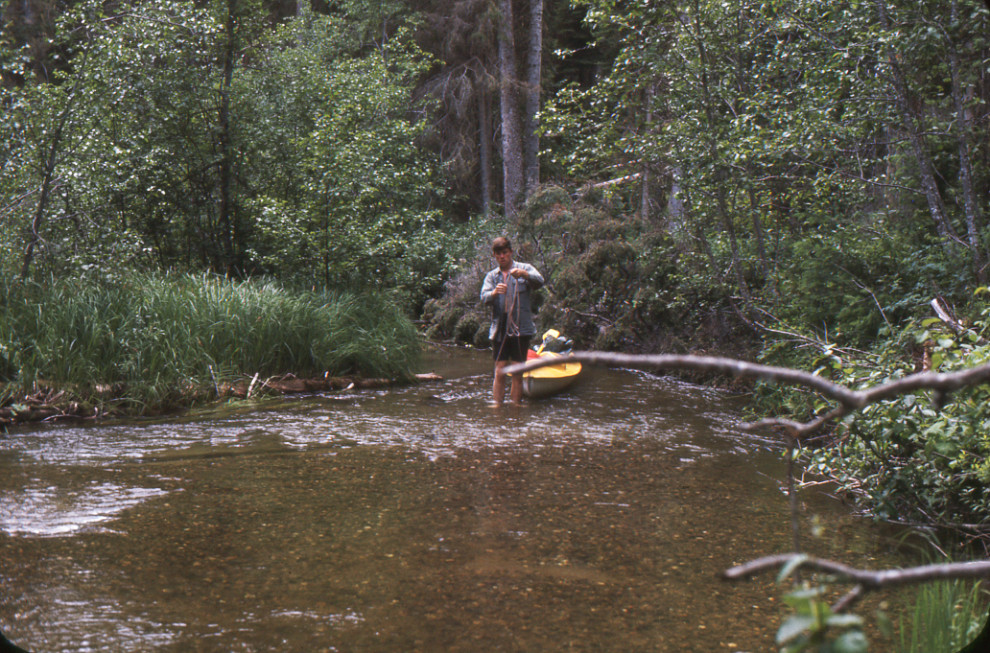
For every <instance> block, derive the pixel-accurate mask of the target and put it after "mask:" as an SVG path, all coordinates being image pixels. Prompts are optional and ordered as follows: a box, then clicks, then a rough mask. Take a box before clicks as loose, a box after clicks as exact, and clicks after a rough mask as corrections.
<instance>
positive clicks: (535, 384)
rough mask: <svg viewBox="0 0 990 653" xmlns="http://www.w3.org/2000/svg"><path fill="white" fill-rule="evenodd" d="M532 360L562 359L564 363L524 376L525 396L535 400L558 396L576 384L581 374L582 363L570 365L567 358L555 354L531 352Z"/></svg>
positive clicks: (527, 373)
mask: <svg viewBox="0 0 990 653" xmlns="http://www.w3.org/2000/svg"><path fill="white" fill-rule="evenodd" d="M529 358H530V360H532V359H534V358H560V359H562V361H563V362H561V363H560V365H548V366H547V367H541V368H540V369H538V370H531V371H529V372H525V373H524V374H523V394H524V395H526V396H527V397H532V398H534V399H537V398H540V397H548V396H550V395H552V394H556V393H558V392H560V391H561V390H564V389H565V388H567V387H568V386H569V385H570V384H572V383H574V379H576V378H577V377H578V374H580V373H581V363H569V362H567V361H566V358H567V357H566V356H561V355H560V354H556V353H553V352H549V351H545V352H542V353H540V354H537V353H536V352H535V351H530V353H529Z"/></svg>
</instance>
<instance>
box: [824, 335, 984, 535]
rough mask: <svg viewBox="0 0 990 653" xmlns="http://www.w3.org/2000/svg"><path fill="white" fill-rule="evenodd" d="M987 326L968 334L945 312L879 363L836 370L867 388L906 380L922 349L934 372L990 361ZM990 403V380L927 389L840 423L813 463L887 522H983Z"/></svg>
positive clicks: (890, 348) (838, 377)
mask: <svg viewBox="0 0 990 653" xmlns="http://www.w3.org/2000/svg"><path fill="white" fill-rule="evenodd" d="M985 329H986V322H985V321H983V320H980V321H978V322H976V323H974V324H973V326H972V328H971V329H969V330H967V331H965V332H963V333H961V334H956V333H954V332H953V331H952V330H950V329H948V328H947V327H946V326H945V325H943V324H942V323H941V321H939V320H937V319H932V320H926V321H924V322H923V323H921V324H912V325H911V326H909V327H908V328H906V329H905V330H904V331H903V332H902V333H901V334H900V335H899V337H898V338H896V339H894V340H892V341H890V342H889V343H887V345H886V346H885V348H884V349H883V350H882V351H881V355H880V357H879V358H878V360H877V363H876V365H874V366H872V367H870V368H865V367H862V366H848V367H842V368H833V370H832V373H833V380H835V381H837V382H839V383H842V384H844V385H847V386H850V387H866V386H873V385H877V384H880V383H883V382H885V381H887V380H889V379H897V378H900V377H903V376H905V375H906V374H910V373H911V372H913V371H914V366H915V361H914V357H913V356H912V353H913V352H918V356H922V355H923V356H924V357H926V358H927V359H928V363H929V364H930V367H931V369H932V370H933V371H939V372H951V371H960V370H964V369H968V368H970V367H973V366H976V365H981V364H984V363H986V362H987V360H988V358H990V344H988V343H987V342H986V341H984V340H982V339H981V336H982V332H983V331H984V330H985ZM988 401H990V387H988V386H986V385H981V386H975V387H970V388H965V389H962V390H959V391H957V392H954V393H952V394H951V395H950V396H948V397H943V396H939V395H938V394H937V393H932V392H924V393H917V394H909V395H905V396H902V397H897V398H895V399H889V400H884V401H881V402H878V403H876V404H873V405H870V406H868V407H866V408H864V409H863V410H862V411H861V413H859V414H855V415H850V416H848V417H847V418H845V419H844V420H843V421H842V422H841V423H840V424H839V425H838V427H837V429H836V433H835V434H834V438H835V441H836V446H831V447H827V448H824V449H820V450H816V451H812V452H810V454H809V455H810V465H811V468H812V469H813V470H815V471H819V472H821V473H823V474H827V475H830V476H833V477H835V478H837V479H839V481H840V483H841V484H842V487H843V489H845V490H846V491H848V492H850V493H851V494H852V495H853V496H855V497H856V498H857V500H858V501H859V503H860V504H861V505H862V506H863V507H864V508H866V509H867V510H869V511H870V512H872V513H873V514H874V515H876V516H877V517H880V518H883V519H891V520H898V521H907V522H919V521H920V522H928V523H931V522H934V523H937V524H952V523H980V522H983V521H985V520H986V519H987V518H988V517H990V499H988V498H987V497H986V493H985V492H984V488H985V486H986V484H987V482H990V465H988V463H987V460H988V459H990V438H988V437H987V429H988V426H990V409H988V408H987V406H988V405H990V404H988Z"/></svg>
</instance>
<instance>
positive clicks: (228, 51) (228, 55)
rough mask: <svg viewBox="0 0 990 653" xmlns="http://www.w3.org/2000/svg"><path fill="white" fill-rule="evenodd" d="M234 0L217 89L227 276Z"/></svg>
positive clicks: (231, 233)
mask: <svg viewBox="0 0 990 653" xmlns="http://www.w3.org/2000/svg"><path fill="white" fill-rule="evenodd" d="M236 11H237V0H227V20H226V24H225V26H224V31H225V36H226V38H227V42H226V43H225V44H224V52H223V81H222V83H221V87H220V215H219V216H218V222H219V223H220V248H221V252H222V255H223V259H224V260H223V262H222V265H223V267H224V268H225V271H226V272H227V273H228V274H230V275H231V276H233V275H234V273H235V271H236V264H235V260H234V258H235V253H234V238H235V225H234V210H233V206H232V204H233V198H232V191H231V184H232V178H233V175H232V167H233V162H232V160H231V159H232V157H233V154H232V150H233V147H232V143H231V140H232V137H231V133H230V87H231V84H232V83H233V79H234V52H235V48H234V29H235V20H234V19H235V15H236Z"/></svg>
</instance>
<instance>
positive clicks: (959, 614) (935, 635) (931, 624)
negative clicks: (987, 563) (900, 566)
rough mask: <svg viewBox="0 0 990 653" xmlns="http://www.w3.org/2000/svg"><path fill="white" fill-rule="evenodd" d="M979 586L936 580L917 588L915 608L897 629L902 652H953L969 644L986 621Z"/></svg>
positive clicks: (983, 595)
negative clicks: (898, 629)
mask: <svg viewBox="0 0 990 653" xmlns="http://www.w3.org/2000/svg"><path fill="white" fill-rule="evenodd" d="M986 613H987V594H986V591H985V590H983V589H982V587H981V584H980V583H978V582H977V583H973V582H964V581H959V580H957V581H939V582H935V583H928V584H925V585H922V586H920V587H919V588H918V589H917V592H916V599H915V604H914V609H913V610H911V611H910V612H908V613H907V614H905V615H904V618H903V619H902V620H901V628H900V648H899V649H898V650H899V651H900V652H901V653H955V652H956V651H958V650H960V649H961V648H963V647H964V646H966V645H967V644H969V643H970V642H971V641H972V640H973V639H974V638H975V637H976V635H977V634H978V633H979V632H980V630H981V629H982V628H983V624H984V622H985V621H986V619H987V615H986Z"/></svg>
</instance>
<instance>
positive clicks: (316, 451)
mask: <svg viewBox="0 0 990 653" xmlns="http://www.w3.org/2000/svg"><path fill="white" fill-rule="evenodd" d="M430 363H431V365H432V366H435V367H434V371H437V372H438V373H441V374H442V375H444V376H445V377H446V378H447V379H448V380H447V381H446V382H445V383H443V384H436V385H422V386H416V387H412V388H403V389H392V390H388V391H376V392H350V391H348V392H341V393H337V394H332V395H326V396H312V397H306V398H300V399H294V400H291V401H285V402H278V403H274V404H272V403H269V404H261V405H257V406H254V407H252V408H251V409H244V408H241V407H238V408H232V409H228V410H226V411H220V412H217V413H214V414H212V415H199V416H196V417H190V418H187V419H182V420H167V421H161V422H157V423H147V422H145V423H136V424H126V425H125V424H115V425H103V426H95V427H93V426H87V427H82V426H61V427H53V428H43V429H34V430H27V431H23V432H18V433H14V434H12V435H11V436H10V437H8V438H7V439H4V440H0V511H2V512H3V514H4V515H5V516H4V517H3V518H2V519H0V525H2V528H3V531H4V533H5V534H0V547H2V550H3V555H2V556H0V579H2V580H3V586H4V587H5V588H7V595H6V598H5V599H4V601H3V604H2V605H0V626H2V627H4V629H5V630H7V631H9V634H10V635H12V636H13V637H14V638H15V640H17V641H19V642H20V643H23V644H25V645H28V647H29V648H31V649H32V650H35V651H45V650H50V651H88V650H97V649H98V650H101V651H121V652H123V651H274V650H278V651H306V652H307V653H308V652H310V651H375V652H388V651H395V652H402V653H406V652H410V651H465V652H468V651H470V652H473V651H495V650H505V651H530V650H532V651H684V650H724V651H747V650H748V651H756V650H768V649H770V648H772V647H773V643H772V637H773V632H774V630H775V627H776V623H777V621H778V608H777V606H776V603H775V600H776V598H777V597H778V596H779V592H778V591H777V589H776V588H774V586H773V583H772V578H765V579H757V580H754V581H751V582H747V583H743V584H739V585H731V586H727V585H723V584H721V583H719V582H718V581H717V580H715V578H716V575H717V573H718V572H719V571H721V570H722V569H724V568H726V567H728V566H730V565H732V564H734V563H738V562H742V561H744V560H746V559H749V558H751V557H755V556H757V555H762V554H766V553H774V552H779V551H783V550H786V549H787V547H788V542H789V533H788V532H787V516H786V506H785V500H784V498H783V497H782V496H781V493H780V484H779V480H778V479H779V478H780V475H781V464H780V461H779V454H778V453H777V452H776V451H774V450H773V448H772V447H770V446H769V444H768V440H767V439H761V438H760V437H754V436H751V435H747V434H743V433H740V432H739V430H738V425H737V419H736V417H735V413H734V407H735V405H734V403H733V401H732V400H731V399H729V398H726V397H724V396H722V395H720V394H719V393H716V392H713V391H710V390H706V389H701V388H695V387H692V386H690V385H686V384H679V383H675V382H672V381H669V380H663V379H656V378H653V377H650V376H649V375H643V374H639V373H632V372H627V371H621V370H618V371H617V370H611V371H609V370H589V372H590V373H588V374H587V375H585V376H584V378H582V379H581V381H579V383H578V384H577V385H576V386H574V388H573V389H572V391H571V392H569V393H568V394H567V395H562V396H560V397H557V398H555V399H553V400H550V401H541V402H534V403H531V404H527V405H524V406H521V407H511V406H503V407H502V408H501V409H498V410H495V409H493V408H492V407H491V406H489V405H488V397H489V393H490V382H491V377H490V374H489V372H488V370H487V367H488V365H489V364H490V363H489V362H488V361H487V359H486V358H485V357H484V356H483V355H482V354H476V353H473V352H464V351H457V350H450V351H445V352H436V353H435V354H434V357H433V358H432V360H431V361H430ZM479 370H480V371H479ZM424 371H429V370H428V369H427V370H424ZM804 500H805V506H806V511H807V515H806V517H809V518H810V516H811V514H812V513H818V514H821V515H822V516H823V519H824V523H825V525H826V530H827V532H828V538H827V539H823V540H818V541H815V542H813V543H812V546H813V547H814V548H813V549H812V550H813V552H816V553H818V554H820V555H829V556H832V557H837V558H839V559H841V560H843V561H845V562H848V563H850V564H859V565H863V566H872V565H871V564H870V559H871V556H875V555H877V552H878V545H877V542H876V537H875V535H874V534H873V532H872V531H871V530H869V529H868V528H867V527H865V525H863V524H861V523H858V522H854V521H852V520H850V519H849V518H848V517H847V516H846V515H845V513H844V512H842V511H841V510H839V509H837V507H836V506H834V505H831V504H824V503H822V502H821V501H819V500H818V499H817V498H816V497H814V496H811V495H809V496H807V497H804ZM97 526H98V527H99V528H95V527H97ZM63 528H64V529H65V530H63V531H60V529H63ZM38 535H49V536H50V535H61V537H37V536H38Z"/></svg>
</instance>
